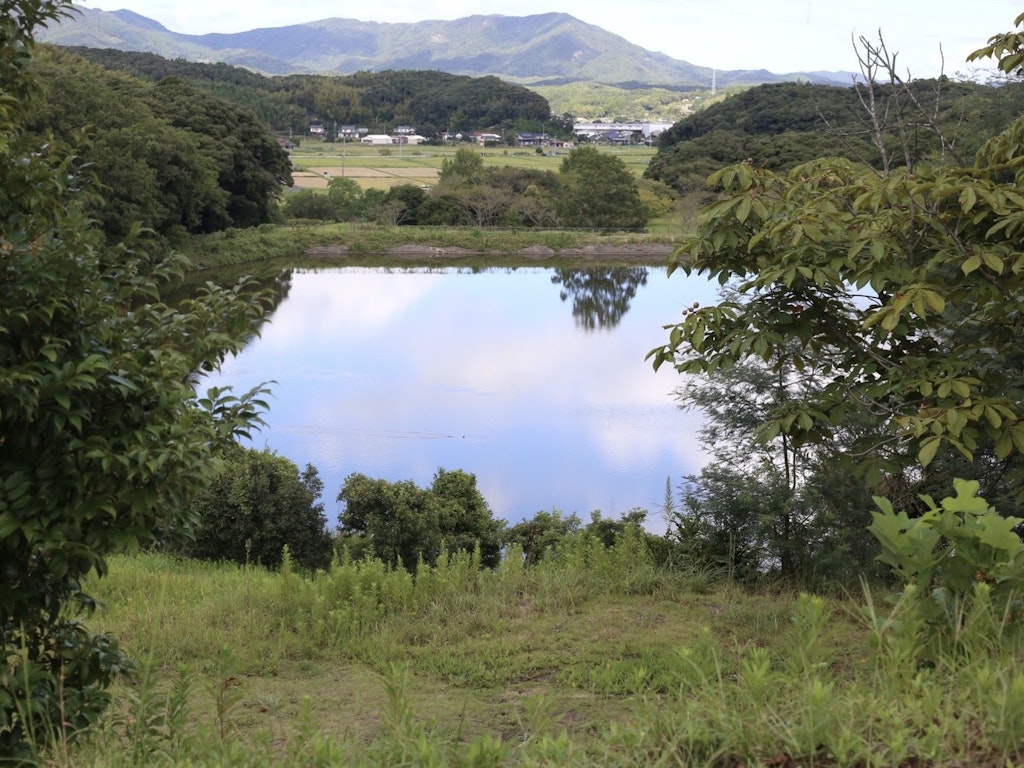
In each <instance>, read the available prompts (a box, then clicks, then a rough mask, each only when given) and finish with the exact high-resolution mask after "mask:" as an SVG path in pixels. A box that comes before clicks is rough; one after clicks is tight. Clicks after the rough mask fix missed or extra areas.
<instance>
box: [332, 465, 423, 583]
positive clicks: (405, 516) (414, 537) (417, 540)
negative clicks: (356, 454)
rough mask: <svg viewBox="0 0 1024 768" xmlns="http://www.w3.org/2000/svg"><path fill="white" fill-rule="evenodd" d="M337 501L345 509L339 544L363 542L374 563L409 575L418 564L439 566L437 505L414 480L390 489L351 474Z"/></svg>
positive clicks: (388, 484) (384, 482)
mask: <svg viewBox="0 0 1024 768" xmlns="http://www.w3.org/2000/svg"><path fill="white" fill-rule="evenodd" d="M338 501H340V502H342V504H344V505H345V508H344V511H343V512H342V513H341V515H340V516H339V518H338V522H339V525H338V532H339V533H340V534H341V536H342V539H343V540H344V539H345V538H347V537H356V538H363V539H365V540H366V541H368V542H369V544H370V550H371V552H372V553H373V555H374V556H375V557H378V558H380V559H381V560H383V561H384V562H385V563H388V564H389V565H398V566H401V567H403V568H405V569H406V570H408V571H415V570H416V566H417V564H418V563H419V562H420V561H423V562H425V563H428V564H430V563H434V562H436V561H437V556H438V555H439V554H440V552H441V533H440V529H439V527H438V517H439V511H438V507H437V500H436V499H435V497H434V495H433V494H432V493H430V492H429V491H427V490H424V489H422V488H419V487H418V486H417V485H416V484H415V483H414V482H413V481H412V480H403V481H400V482H396V483H391V482H388V481H387V480H381V479H373V478H370V477H367V476H366V475H364V474H361V473H355V474H352V475H349V476H348V477H346V478H345V482H344V483H343V484H342V487H341V492H340V493H339V494H338ZM341 543H344V541H342V542H341Z"/></svg>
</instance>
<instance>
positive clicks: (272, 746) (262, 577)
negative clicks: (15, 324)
mask: <svg viewBox="0 0 1024 768" xmlns="http://www.w3.org/2000/svg"><path fill="white" fill-rule="evenodd" d="M90 587H91V588H92V591H93V592H94V593H95V594H96V595H97V596H98V597H99V599H100V601H101V606H102V607H101V609H100V610H99V612H98V613H97V615H96V616H95V617H94V619H93V623H94V624H95V625H96V626H95V628H96V629H103V630H106V631H111V632H113V633H114V634H115V635H117V636H119V637H120V638H121V639H122V641H123V642H124V644H125V645H127V646H128V647H129V648H130V649H131V650H132V651H134V653H135V654H136V656H137V657H138V658H139V659H141V660H142V664H141V672H140V674H139V676H138V678H137V679H136V680H134V681H133V682H131V683H130V684H125V685H122V686H120V687H119V688H118V689H117V690H116V691H115V693H116V700H117V705H116V706H115V707H114V708H113V709H112V710H111V712H110V715H109V716H108V717H107V718H106V720H105V721H104V723H103V724H102V726H101V727H98V728H97V729H96V730H95V731H93V732H92V733H89V734H87V735H86V736H85V738H82V739H80V740H78V741H76V742H74V743H72V744H61V743H59V742H56V741H55V740H51V741H50V742H48V741H47V740H46V739H45V738H44V739H42V740H41V741H42V743H41V745H40V762H41V763H47V764H53V765H75V766H101V765H102V766H143V765H146V766H149V765H156V766H159V765H195V766H206V765H210V766H213V765H218V766H235V765H238V766H243V765H244V766H264V765H266V766H270V765H311V766H333V765H338V766H341V765H345V766H362V765H366V766H370V765H375V766H376V765H383V766H412V765H436V766H448V765H453V766H462V765H465V766H470V765H472V766H498V765H531V766H533V765H606V766H650V765H681V766H723V767H724V766H737V765H765V766H767V765H773V766H791V765H792V766H796V765H807V766H810V765H821V766H894V765H906V766H910V765H914V766H920V765H935V766H954V765H956V766H960V765H1012V764H1018V763H1019V760H1020V758H1021V757H1024V752H1022V751H1021V750H1022V746H1024V672H1022V671H1020V655H1021V654H1020V651H1021V648H1020V645H1019V643H1018V642H1016V641H1015V640H1014V639H1013V638H1014V637H1015V635H1014V634H1013V633H1011V632H1009V631H1007V629H1008V628H1007V627H1006V626H1005V622H1004V620H1003V619H1002V617H999V616H995V615H993V614H992V611H991V610H990V608H986V604H985V603H984V601H983V600H979V601H978V602H976V603H975V606H974V608H973V610H972V615H971V616H969V617H965V620H964V624H963V626H964V629H963V637H962V638H961V639H962V640H963V642H961V643H960V644H959V645H958V650H957V653H956V655H948V656H944V657H943V658H942V659H941V662H940V663H937V664H934V665H926V666H922V665H919V664H918V663H917V662H916V660H915V659H914V658H913V655H912V653H910V652H909V651H908V649H912V648H914V647H916V645H915V640H914V633H915V632H916V628H915V627H913V626H912V625H911V624H910V623H904V622H903V621H902V619H903V618H905V614H904V613H901V611H902V609H901V607H900V606H899V604H897V605H896V606H895V607H892V608H890V609H888V610H887V612H885V611H882V610H881V608H879V601H877V600H875V599H873V598H872V597H871V595H870V592H868V593H866V594H865V595H853V596H850V597H847V598H843V599H832V598H824V597H818V596H810V595H797V594H794V593H786V592H782V591H778V592H775V593H769V592H760V593H750V592H746V591H742V590H740V589H738V588H736V587H734V586H732V585H730V584H728V583H720V584H709V583H708V581H707V578H706V576H704V575H700V574H680V573H671V572H666V571H663V570H660V569H659V568H657V567H655V566H654V565H653V564H652V563H651V562H650V559H649V558H648V557H647V555H646V553H645V551H644V549H643V547H642V545H641V543H640V541H639V540H638V539H634V538H631V537H626V538H625V539H623V540H622V541H620V543H618V544H617V545H616V546H615V547H613V548H611V549H605V548H604V547H603V546H601V545H600V544H599V543H598V542H596V541H595V540H594V539H593V538H591V537H587V536H583V535H580V536H576V537H572V538H570V539H568V540H567V541H565V542H564V543H563V545H562V546H561V547H560V548H559V550H558V551H557V552H556V553H553V555H552V556H551V557H549V558H548V559H546V560H544V561H542V562H541V563H540V564H539V565H537V566H530V567H526V566H524V564H523V559H522V553H521V552H520V551H519V550H517V549H516V548H511V549H510V551H509V552H508V553H507V556H506V557H505V559H504V560H503V561H502V563H501V564H500V566H499V567H498V568H497V569H495V570H494V571H489V570H486V569H482V568H481V567H480V565H479V559H478V558H475V557H473V556H472V555H468V554H465V553H461V554H453V555H449V554H445V555H444V556H442V557H441V559H440V560H439V563H438V565H437V566H436V567H435V568H423V569H421V571H420V572H419V574H418V575H417V576H416V577H415V578H414V577H413V576H411V575H410V574H408V573H406V572H404V571H402V570H395V569H393V568H390V567H388V566H387V565H385V564H384V563H381V562H380V561H377V560H372V559H368V560H362V561H352V560H351V559H348V558H346V557H343V556H342V557H339V558H338V559H337V560H336V561H335V562H334V563H333V564H332V566H331V567H330V568H329V569H328V570H326V571H321V572H317V573H300V572H297V571H296V570H295V569H294V568H293V567H292V564H291V562H290V560H289V559H287V558H286V559H285V562H284V565H283V566H282V568H281V570H280V571H279V572H268V571H265V570H262V569H259V568H253V567H239V566H231V565H214V564H203V563H196V562H191V561H184V560H175V559H171V558H168V557H164V556H160V555H154V554H148V555H139V556H135V557H131V558H120V559H117V560H115V561H114V562H113V563H112V566H111V569H110V574H109V576H108V577H106V578H104V579H102V580H99V581H97V582H96V583H95V584H92V585H90Z"/></svg>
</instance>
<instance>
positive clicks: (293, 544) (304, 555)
mask: <svg viewBox="0 0 1024 768" xmlns="http://www.w3.org/2000/svg"><path fill="white" fill-rule="evenodd" d="M322 492H323V482H322V481H321V480H320V476H319V474H318V473H317V470H316V467H314V466H312V465H309V464H307V465H306V469H305V471H303V472H301V473H300V472H299V468H298V467H297V466H296V465H295V464H294V463H292V462H291V461H289V460H288V459H286V458H284V457H283V456H278V455H276V454H274V453H272V452H270V451H266V450H264V451H257V450H254V449H243V448H237V447H236V449H235V450H233V451H232V452H231V456H230V458H229V459H228V461H227V464H226V466H225V468H224V471H223V472H222V473H221V474H220V475H219V476H218V477H217V479H216V480H215V481H214V483H213V485H212V486H211V487H210V488H209V489H207V490H206V491H204V492H203V493H201V494H200V495H198V496H197V497H196V498H195V499H194V500H193V502H192V505H191V512H192V515H193V517H195V518H197V519H198V520H199V524H198V526H197V527H196V529H195V530H194V539H193V540H192V541H191V542H190V543H188V544H187V545H186V546H185V551H186V553H187V554H189V555H191V556H193V557H197V558H200V559H203V560H231V561H233V562H236V563H256V564H259V565H262V566H265V567H268V568H274V567H277V566H278V565H280V564H281V553H282V551H283V549H284V547H286V546H287V547H288V551H289V552H290V553H291V557H292V559H293V560H294V561H295V562H296V563H298V564H299V565H302V566H304V567H306V568H324V567H326V566H327V565H328V564H329V563H330V561H331V553H332V549H333V547H332V542H331V537H330V535H329V534H328V532H327V518H326V517H325V515H324V505H323V503H322V502H320V501H318V499H319V498H320V495H321V493H322Z"/></svg>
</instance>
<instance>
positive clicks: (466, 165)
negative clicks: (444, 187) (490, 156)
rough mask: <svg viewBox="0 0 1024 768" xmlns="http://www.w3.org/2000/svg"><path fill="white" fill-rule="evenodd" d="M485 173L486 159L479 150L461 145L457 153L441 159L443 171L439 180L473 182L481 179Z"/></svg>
mask: <svg viewBox="0 0 1024 768" xmlns="http://www.w3.org/2000/svg"><path fill="white" fill-rule="evenodd" d="M483 175H484V159H483V157H481V155H480V152H479V150H477V149H475V148H470V147H460V148H459V149H457V150H455V154H454V155H453V156H451V157H446V158H445V159H444V160H442V161H441V171H440V173H439V174H438V180H439V181H441V182H445V181H450V182H455V183H461V184H472V183H473V182H476V181H480V179H482V178H483Z"/></svg>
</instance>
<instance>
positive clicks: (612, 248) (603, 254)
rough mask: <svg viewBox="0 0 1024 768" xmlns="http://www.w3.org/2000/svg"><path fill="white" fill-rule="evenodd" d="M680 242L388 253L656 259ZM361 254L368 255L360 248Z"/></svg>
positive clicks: (313, 252)
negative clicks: (512, 249)
mask: <svg viewBox="0 0 1024 768" xmlns="http://www.w3.org/2000/svg"><path fill="white" fill-rule="evenodd" d="M675 247H676V246H675V245H674V244H673V243H625V244H605V245H600V244H596V245H583V246H571V247H566V248H552V247H550V246H547V245H530V246H526V247H524V248H519V249H517V250H514V251H511V250H493V249H492V250H487V251H480V250H474V249H470V248H462V247H459V246H434V245H418V244H413V243H407V244H405V245H399V246H396V247H394V248H391V249H389V250H388V251H386V252H385V254H384V255H387V256H388V257H391V258H396V259H411V260H419V259H423V258H431V257H433V258H439V259H463V258H469V257H473V256H518V257H521V258H524V259H536V260H538V261H543V260H545V259H554V258H572V259H581V260H584V261H589V260H593V259H605V258H608V257H615V258H616V259H628V257H630V256H635V257H636V258H637V259H638V260H640V261H644V262H649V261H651V260H652V259H659V258H668V256H669V255H670V254H671V253H672V251H673V250H674V248H675ZM350 253H351V251H350V249H349V248H348V247H347V246H344V245H315V246H312V247H311V248H309V249H307V250H306V255H307V256H310V257H313V258H318V257H319V258H343V257H345V256H348V255H350ZM360 255H364V254H363V253H361V252H360Z"/></svg>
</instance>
